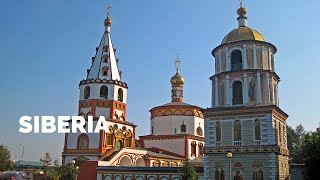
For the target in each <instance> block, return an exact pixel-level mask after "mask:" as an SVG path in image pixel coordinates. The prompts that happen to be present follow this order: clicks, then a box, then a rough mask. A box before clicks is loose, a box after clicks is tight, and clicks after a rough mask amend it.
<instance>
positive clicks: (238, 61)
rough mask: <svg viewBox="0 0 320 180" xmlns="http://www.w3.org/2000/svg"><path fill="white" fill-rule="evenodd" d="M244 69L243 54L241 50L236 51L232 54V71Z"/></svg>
mask: <svg viewBox="0 0 320 180" xmlns="http://www.w3.org/2000/svg"><path fill="white" fill-rule="evenodd" d="M241 69H242V53H241V51H240V50H234V51H232V53H231V71H238V70H241Z"/></svg>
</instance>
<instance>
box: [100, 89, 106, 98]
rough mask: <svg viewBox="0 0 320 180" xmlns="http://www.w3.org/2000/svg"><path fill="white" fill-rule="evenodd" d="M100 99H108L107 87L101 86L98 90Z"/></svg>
mask: <svg viewBox="0 0 320 180" xmlns="http://www.w3.org/2000/svg"><path fill="white" fill-rule="evenodd" d="M100 97H102V98H104V99H107V98H108V87H107V86H101V88H100Z"/></svg>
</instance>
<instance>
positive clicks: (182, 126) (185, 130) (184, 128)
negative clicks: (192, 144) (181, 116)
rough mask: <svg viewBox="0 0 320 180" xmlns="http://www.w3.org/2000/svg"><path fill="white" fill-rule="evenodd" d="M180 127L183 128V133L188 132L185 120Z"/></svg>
mask: <svg viewBox="0 0 320 180" xmlns="http://www.w3.org/2000/svg"><path fill="white" fill-rule="evenodd" d="M180 128H181V130H180V131H181V132H183V133H184V132H187V126H186V125H185V124H184V122H183V123H182V124H181V127H180Z"/></svg>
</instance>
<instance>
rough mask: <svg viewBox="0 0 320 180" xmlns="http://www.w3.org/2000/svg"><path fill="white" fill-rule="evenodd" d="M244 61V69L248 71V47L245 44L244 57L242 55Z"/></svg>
mask: <svg viewBox="0 0 320 180" xmlns="http://www.w3.org/2000/svg"><path fill="white" fill-rule="evenodd" d="M242 59H243V66H242V67H243V69H248V60H247V45H246V44H244V45H243V55H242Z"/></svg>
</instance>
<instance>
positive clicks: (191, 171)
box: [179, 161, 199, 180]
mask: <svg viewBox="0 0 320 180" xmlns="http://www.w3.org/2000/svg"><path fill="white" fill-rule="evenodd" d="M179 177H180V179H183V180H199V177H198V175H197V172H196V168H195V166H194V164H193V163H192V162H191V161H186V162H185V164H184V166H183V168H182V170H181V171H180V172H179Z"/></svg>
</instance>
